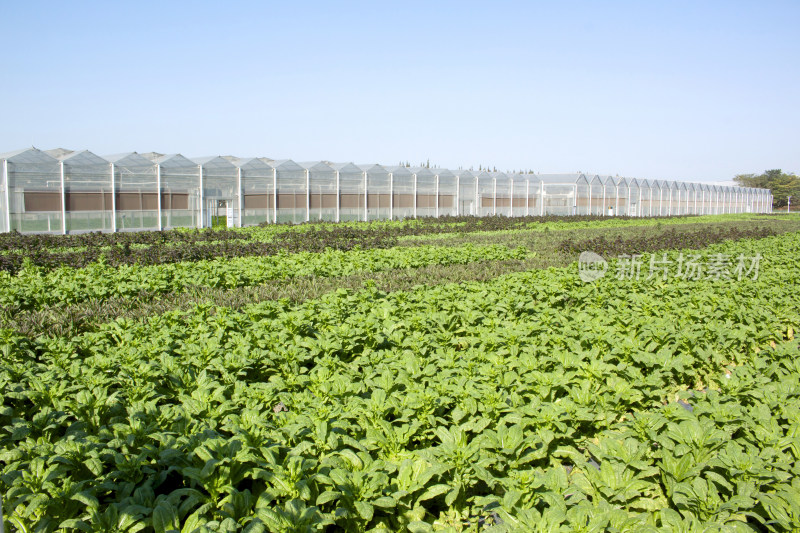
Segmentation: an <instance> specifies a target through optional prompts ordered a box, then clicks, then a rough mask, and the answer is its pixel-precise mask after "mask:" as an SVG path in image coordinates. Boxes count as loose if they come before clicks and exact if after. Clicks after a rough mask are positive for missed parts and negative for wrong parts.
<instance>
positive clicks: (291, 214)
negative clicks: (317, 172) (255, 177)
mask: <svg viewBox="0 0 800 533" xmlns="http://www.w3.org/2000/svg"><path fill="white" fill-rule="evenodd" d="M272 165H273V166H274V167H275V174H276V180H277V184H278V186H277V191H276V197H277V202H276V222H278V223H279V224H280V223H291V224H299V223H301V222H305V221H306V216H307V215H308V209H307V207H308V204H309V203H310V198H309V197H308V194H307V185H308V184H307V182H306V177H307V175H306V169H304V168H303V167H302V166H300V165H299V164H297V163H295V162H294V161H292V160H291V159H281V160H278V161H274V162H273V163H272Z"/></svg>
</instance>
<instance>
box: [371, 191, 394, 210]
mask: <svg viewBox="0 0 800 533" xmlns="http://www.w3.org/2000/svg"><path fill="white" fill-rule="evenodd" d="M390 200H391V198H390V196H389V195H388V194H370V195H369V198H367V207H369V208H370V209H376V208H381V207H386V208H388V207H389V201H390Z"/></svg>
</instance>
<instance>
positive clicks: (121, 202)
mask: <svg viewBox="0 0 800 533" xmlns="http://www.w3.org/2000/svg"><path fill="white" fill-rule="evenodd" d="M103 159H105V160H106V161H109V162H110V163H111V166H112V168H113V169H114V187H113V188H114V191H115V192H114V208H115V209H114V211H115V217H114V229H115V230H116V231H128V230H157V229H159V226H158V210H157V206H156V209H155V210H154V209H152V206H153V205H154V204H156V203H157V202H156V196H157V194H158V187H157V182H156V165H155V163H153V161H151V160H149V159H147V158H146V157H143V156H141V155H139V154H137V153H136V152H130V153H126V154H114V155H107V156H104V157H103ZM163 203H164V198H163V195H162V204H163ZM145 206H147V207H148V208H149V209H145Z"/></svg>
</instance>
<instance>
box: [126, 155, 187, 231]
mask: <svg viewBox="0 0 800 533" xmlns="http://www.w3.org/2000/svg"><path fill="white" fill-rule="evenodd" d="M142 155H143V156H144V157H146V158H147V159H149V160H151V161H153V162H155V163H156V164H157V165H158V166H157V167H156V177H157V179H158V180H159V181H160V182H161V198H162V203H161V221H162V222H161V223H162V227H163V228H199V227H202V226H201V224H202V221H203V219H202V216H201V214H202V208H203V206H202V204H201V196H202V195H201V191H200V165H198V164H197V163H195V162H194V161H191V160H189V159H187V158H185V157H183V156H182V155H180V154H169V155H163V154H158V153H154V152H148V153H146V154H142ZM142 196H143V199H142V200H143V203H141V204H139V207H140V208H141V211H147V212H150V213H152V216H153V217H155V218H156V224H157V223H158V220H157V219H158V196H159V195H158V194H154V195H153V197H152V198H149V197H147V196H144V195H142ZM165 198H166V199H168V201H167V202H164V201H163V200H164V199H165ZM135 200H136V199H135V198H131V201H135Z"/></svg>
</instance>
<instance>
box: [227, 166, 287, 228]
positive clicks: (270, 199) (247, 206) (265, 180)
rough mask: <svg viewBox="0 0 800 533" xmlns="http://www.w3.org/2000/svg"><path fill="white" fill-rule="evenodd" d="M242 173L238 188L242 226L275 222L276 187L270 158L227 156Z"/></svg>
mask: <svg viewBox="0 0 800 533" xmlns="http://www.w3.org/2000/svg"><path fill="white" fill-rule="evenodd" d="M225 159H227V160H228V161H230V162H231V163H233V164H234V165H235V166H236V168H237V169H238V170H239V172H240V174H241V179H240V182H239V185H238V186H237V188H238V189H239V192H238V194H237V198H238V201H239V205H238V207H237V209H238V210H239V212H240V213H241V215H240V217H239V220H238V222H239V223H240V224H241V225H242V226H255V225H258V224H262V223H264V222H274V218H273V216H274V213H275V189H274V176H273V168H272V165H270V163H269V162H270V161H271V160H270V159H262V158H258V157H253V158H244V159H242V158H238V157H230V156H226V157H225Z"/></svg>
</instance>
